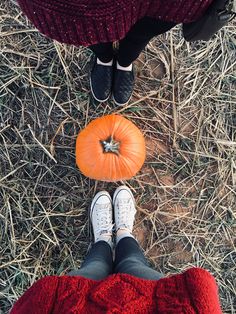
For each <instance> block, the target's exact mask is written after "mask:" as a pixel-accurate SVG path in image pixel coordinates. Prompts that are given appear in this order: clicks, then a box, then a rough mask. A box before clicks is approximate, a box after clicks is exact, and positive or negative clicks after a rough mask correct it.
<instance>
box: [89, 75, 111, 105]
mask: <svg viewBox="0 0 236 314" xmlns="http://www.w3.org/2000/svg"><path fill="white" fill-rule="evenodd" d="M89 84H90V90H91V93H92V95H93V98H94V99H95V100H97V101H98V102H101V103H103V102H105V101H107V100H108V99H109V97H110V94H109V95H108V97H107V98H106V99H103V100H101V99H98V98H97V97H96V96H95V95H94V92H93V88H92V81H91V77H90V78H89Z"/></svg>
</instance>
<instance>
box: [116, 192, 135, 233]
mask: <svg viewBox="0 0 236 314" xmlns="http://www.w3.org/2000/svg"><path fill="white" fill-rule="evenodd" d="M131 203H132V199H130V198H127V199H120V200H119V201H118V202H117V205H116V206H117V208H118V213H119V217H118V220H119V221H118V226H117V227H118V229H121V228H128V229H132V225H133V219H134V217H132V215H131V214H132V211H131V209H132V204H131ZM131 231H132V230H131Z"/></svg>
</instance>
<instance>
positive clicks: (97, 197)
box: [90, 191, 112, 220]
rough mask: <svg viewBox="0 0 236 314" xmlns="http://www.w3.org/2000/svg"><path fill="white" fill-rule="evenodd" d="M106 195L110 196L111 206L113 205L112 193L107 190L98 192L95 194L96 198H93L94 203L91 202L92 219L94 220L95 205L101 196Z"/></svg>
mask: <svg viewBox="0 0 236 314" xmlns="http://www.w3.org/2000/svg"><path fill="white" fill-rule="evenodd" d="M104 195H105V196H107V197H108V198H109V200H110V202H111V206H112V199H111V195H110V194H109V193H108V192H107V191H101V192H98V193H97V194H96V195H95V196H94V198H93V200H92V204H91V206H90V220H92V214H93V209H94V206H95V204H96V202H97V200H98V199H99V197H101V196H104Z"/></svg>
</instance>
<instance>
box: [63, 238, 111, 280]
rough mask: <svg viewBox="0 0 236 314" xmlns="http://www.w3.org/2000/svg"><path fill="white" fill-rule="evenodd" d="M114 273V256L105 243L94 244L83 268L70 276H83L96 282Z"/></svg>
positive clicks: (74, 271) (72, 272)
mask: <svg viewBox="0 0 236 314" xmlns="http://www.w3.org/2000/svg"><path fill="white" fill-rule="evenodd" d="M112 271H113V256H112V250H111V247H110V245H109V244H108V243H107V242H105V241H98V242H96V243H94V244H93V246H92V248H91V250H90V251H89V253H88V255H87V256H86V258H85V260H84V262H83V264H82V265H81V268H80V269H78V270H73V271H71V272H70V273H69V274H68V275H69V276H82V277H85V278H90V279H94V280H102V279H104V278H106V277H107V276H108V275H110V274H112Z"/></svg>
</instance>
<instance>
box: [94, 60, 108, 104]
mask: <svg viewBox="0 0 236 314" xmlns="http://www.w3.org/2000/svg"><path fill="white" fill-rule="evenodd" d="M112 80H113V65H111V66H105V65H101V64H97V59H96V58H95V60H94V64H93V68H92V71H91V73H90V88H91V92H92V95H93V97H94V98H95V99H96V100H97V101H99V102H104V101H106V100H107V99H108V98H109V96H110V94H111V88H112Z"/></svg>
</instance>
